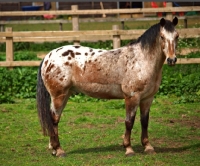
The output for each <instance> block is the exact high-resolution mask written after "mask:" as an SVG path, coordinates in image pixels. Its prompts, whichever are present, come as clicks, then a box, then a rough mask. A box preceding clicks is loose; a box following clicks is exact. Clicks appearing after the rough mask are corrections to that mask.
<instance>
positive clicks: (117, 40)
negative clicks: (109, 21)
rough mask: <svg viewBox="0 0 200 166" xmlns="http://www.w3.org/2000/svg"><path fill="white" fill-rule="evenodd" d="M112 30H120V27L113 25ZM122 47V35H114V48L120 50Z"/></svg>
mask: <svg viewBox="0 0 200 166" xmlns="http://www.w3.org/2000/svg"><path fill="white" fill-rule="evenodd" d="M112 30H119V25H113V26H112ZM120 45H121V40H120V35H113V48H114V49H116V48H119V47H120Z"/></svg>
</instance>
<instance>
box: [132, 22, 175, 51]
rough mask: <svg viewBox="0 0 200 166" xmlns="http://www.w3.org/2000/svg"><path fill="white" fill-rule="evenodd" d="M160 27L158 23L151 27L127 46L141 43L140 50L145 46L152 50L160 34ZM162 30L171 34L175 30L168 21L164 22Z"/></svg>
mask: <svg viewBox="0 0 200 166" xmlns="http://www.w3.org/2000/svg"><path fill="white" fill-rule="evenodd" d="M160 26H161V25H160V23H157V24H154V25H152V26H151V27H150V28H149V29H147V30H146V31H145V32H144V33H143V34H142V35H141V36H140V37H139V38H138V39H137V40H135V41H131V42H130V43H129V45H133V44H137V43H141V45H142V48H145V47H146V46H149V47H150V48H153V46H154V45H155V43H156V39H157V36H158V35H159V34H160ZM164 28H165V29H166V30H167V31H169V32H173V31H174V30H175V28H174V25H173V23H172V22H171V21H169V20H165V25H164Z"/></svg>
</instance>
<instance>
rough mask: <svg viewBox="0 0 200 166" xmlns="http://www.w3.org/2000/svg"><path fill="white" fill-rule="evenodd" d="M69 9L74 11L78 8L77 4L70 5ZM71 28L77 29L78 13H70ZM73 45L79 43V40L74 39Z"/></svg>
mask: <svg viewBox="0 0 200 166" xmlns="http://www.w3.org/2000/svg"><path fill="white" fill-rule="evenodd" d="M71 10H72V12H73V11H76V10H78V5H72V6H71ZM72 30H73V31H79V17H78V15H72ZM74 45H80V41H74Z"/></svg>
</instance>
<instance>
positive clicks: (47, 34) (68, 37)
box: [0, 6, 200, 67]
mask: <svg viewBox="0 0 200 166" xmlns="http://www.w3.org/2000/svg"><path fill="white" fill-rule="evenodd" d="M183 11H200V7H173V8H172V7H166V8H156V9H152V8H141V9H109V10H108V9H105V10H78V7H77V6H74V7H73V6H72V10H69V11H33V12H0V16H5V15H6V16H16V15H18V16H26V15H29V16H30V15H32V16H33V15H43V14H55V15H64V14H69V15H72V24H73V31H35V32H13V31H12V28H6V31H5V32H0V42H6V61H1V62H0V66H5V67H14V66H39V64H40V61H14V60H13V59H14V58H13V50H14V48H13V42H52V41H73V42H74V43H75V44H79V42H80V41H94V39H95V41H99V40H103V41H105V40H112V41H113V48H118V47H120V41H121V40H131V39H136V38H138V37H139V36H140V35H141V34H142V33H144V31H145V30H120V29H119V27H118V26H117V25H114V26H113V29H112V30H103V31H102V30H93V31H79V20H78V15H84V14H114V13H144V12H148V13H149V12H154V13H155V12H167V13H168V14H167V17H169V18H168V19H170V17H172V14H171V12H183ZM178 32H179V34H180V35H179V36H180V38H194V37H199V36H200V28H188V29H178ZM177 63H182V64H188V63H200V58H188V59H185V58H179V59H178V62H177Z"/></svg>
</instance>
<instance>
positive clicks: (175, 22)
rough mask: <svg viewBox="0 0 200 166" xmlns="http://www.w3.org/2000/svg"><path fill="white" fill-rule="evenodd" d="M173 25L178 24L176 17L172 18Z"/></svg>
mask: <svg viewBox="0 0 200 166" xmlns="http://www.w3.org/2000/svg"><path fill="white" fill-rule="evenodd" d="M172 22H173V24H174V26H176V25H177V24H178V18H177V17H174V19H173V21H172Z"/></svg>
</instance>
